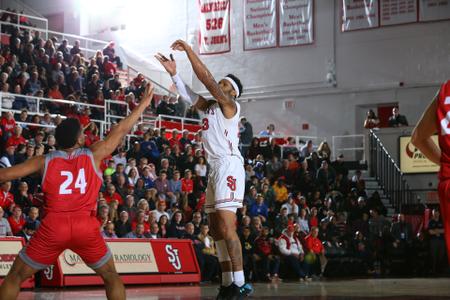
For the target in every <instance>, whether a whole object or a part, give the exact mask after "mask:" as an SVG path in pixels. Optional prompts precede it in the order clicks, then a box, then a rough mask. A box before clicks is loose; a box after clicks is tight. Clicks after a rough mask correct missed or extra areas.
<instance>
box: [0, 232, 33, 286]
mask: <svg viewBox="0 0 450 300" xmlns="http://www.w3.org/2000/svg"><path fill="white" fill-rule="evenodd" d="M23 245H24V242H23V239H22V238H19V237H5V238H0V283H1V282H2V281H3V278H4V277H5V276H6V275H7V274H8V272H9V270H10V269H11V267H12V265H13V262H14V260H15V259H16V257H17V256H18V255H19V251H20V250H21V249H22V247H23ZM22 287H23V288H31V287H34V278H29V279H27V280H26V281H25V282H24V283H23V284H22Z"/></svg>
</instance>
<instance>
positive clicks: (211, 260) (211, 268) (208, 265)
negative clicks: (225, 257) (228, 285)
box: [202, 254, 219, 281]
mask: <svg viewBox="0 0 450 300" xmlns="http://www.w3.org/2000/svg"><path fill="white" fill-rule="evenodd" d="M218 272H219V260H218V259H217V257H215V256H214V255H208V254H204V255H203V268H202V280H203V281H213V280H214V279H215V278H216V276H217V274H218Z"/></svg>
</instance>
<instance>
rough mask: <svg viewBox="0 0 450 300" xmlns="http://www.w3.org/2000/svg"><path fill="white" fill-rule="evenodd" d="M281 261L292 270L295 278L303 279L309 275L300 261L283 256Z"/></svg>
mask: <svg viewBox="0 0 450 300" xmlns="http://www.w3.org/2000/svg"><path fill="white" fill-rule="evenodd" d="M283 259H284V263H285V264H286V266H287V267H288V268H290V269H292V270H293V271H294V273H295V275H297V277H299V278H304V277H305V276H307V275H309V267H308V265H307V264H305V263H304V262H302V261H300V260H299V259H298V258H297V257H295V256H294V255H289V256H285V257H283Z"/></svg>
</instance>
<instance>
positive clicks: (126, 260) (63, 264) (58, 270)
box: [41, 239, 200, 287]
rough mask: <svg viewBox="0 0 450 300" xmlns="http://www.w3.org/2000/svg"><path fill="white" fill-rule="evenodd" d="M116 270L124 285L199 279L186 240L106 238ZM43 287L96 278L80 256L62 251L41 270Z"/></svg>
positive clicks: (97, 281) (97, 280)
mask: <svg viewBox="0 0 450 300" xmlns="http://www.w3.org/2000/svg"><path fill="white" fill-rule="evenodd" d="M107 243H108V246H109V248H110V249H111V252H112V254H113V259H114V263H115V265H116V269H117V272H118V273H119V275H120V277H121V278H122V280H123V282H124V283H125V284H152V283H156V284H159V283H182V282H199V281H200V269H199V267H198V263H197V258H196V256H195V252H194V249H193V247H192V242H191V241H190V240H172V239H157V240H153V239H109V240H107ZM41 284H42V286H45V287H60V286H71V285H99V284H102V281H101V279H100V277H98V276H96V275H95V273H94V272H93V271H92V270H91V269H90V268H89V267H88V266H86V265H85V264H84V262H83V261H82V260H81V258H80V257H79V256H78V255H77V254H76V253H74V252H72V251H70V250H65V251H64V252H63V253H62V254H61V255H60V256H59V258H58V261H57V262H56V264H55V265H52V266H50V267H49V268H47V269H46V270H44V271H43V272H41Z"/></svg>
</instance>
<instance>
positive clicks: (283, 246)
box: [278, 225, 310, 281]
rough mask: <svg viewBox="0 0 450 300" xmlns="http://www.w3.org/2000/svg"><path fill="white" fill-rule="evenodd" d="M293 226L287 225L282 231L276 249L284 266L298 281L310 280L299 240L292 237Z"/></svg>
mask: <svg viewBox="0 0 450 300" xmlns="http://www.w3.org/2000/svg"><path fill="white" fill-rule="evenodd" d="M294 231H295V227H294V225H289V226H288V227H287V229H286V230H284V231H283V233H282V234H281V236H280V238H279V240H278V249H279V251H280V253H281V259H282V261H283V262H284V264H285V265H286V266H289V267H290V268H291V269H292V270H293V271H294V273H295V275H296V276H297V278H300V281H304V280H308V281H309V280H310V278H309V277H308V276H307V274H308V270H307V265H306V264H305V263H304V255H305V253H304V251H303V247H302V244H301V243H300V240H299V239H298V238H297V237H296V236H295V235H294Z"/></svg>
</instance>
